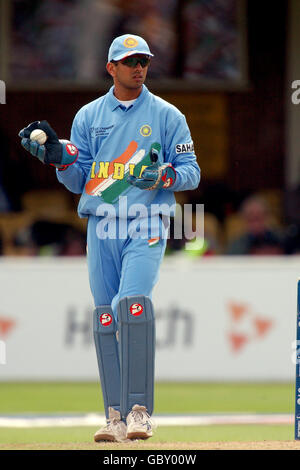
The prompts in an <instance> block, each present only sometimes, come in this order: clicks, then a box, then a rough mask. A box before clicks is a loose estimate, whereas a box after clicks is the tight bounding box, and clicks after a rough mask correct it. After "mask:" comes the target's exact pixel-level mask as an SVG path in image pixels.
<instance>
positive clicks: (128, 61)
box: [120, 56, 150, 69]
mask: <svg viewBox="0 0 300 470" xmlns="http://www.w3.org/2000/svg"><path fill="white" fill-rule="evenodd" d="M120 62H121V63H122V64H123V65H127V67H136V66H137V65H138V64H141V66H142V67H143V69H144V68H145V67H147V65H149V64H150V58H149V57H147V56H146V57H136V56H129V57H125V59H123V60H121V61H120Z"/></svg>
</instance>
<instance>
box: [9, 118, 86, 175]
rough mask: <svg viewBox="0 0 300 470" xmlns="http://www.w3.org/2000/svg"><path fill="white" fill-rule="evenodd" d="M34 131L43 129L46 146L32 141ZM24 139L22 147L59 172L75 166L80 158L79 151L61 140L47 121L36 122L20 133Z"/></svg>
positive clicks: (68, 142) (66, 141)
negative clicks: (45, 135) (45, 136)
mask: <svg viewBox="0 0 300 470" xmlns="http://www.w3.org/2000/svg"><path fill="white" fill-rule="evenodd" d="M34 129H42V130H43V131H44V132H45V133H46V134H47V137H48V138H47V141H46V142H45V144H44V145H40V144H38V142H36V141H33V140H30V134H31V132H32V131H33V130H34ZM18 135H19V137H21V138H22V140H21V145H22V146H23V147H24V148H25V149H26V150H28V152H30V153H31V155H33V156H34V157H37V158H38V159H39V160H40V161H41V162H43V163H47V164H49V165H52V166H55V167H56V168H58V169H59V170H65V169H66V168H68V166H70V165H73V163H75V161H76V160H77V158H78V149H77V147H75V145H73V144H72V143H71V142H70V141H68V140H59V139H58V137H57V135H56V132H55V131H54V130H53V129H52V127H51V126H50V124H49V123H48V122H47V121H34V122H32V123H31V124H29V125H28V126H27V127H24V129H22V130H21V131H20V132H19V134H18Z"/></svg>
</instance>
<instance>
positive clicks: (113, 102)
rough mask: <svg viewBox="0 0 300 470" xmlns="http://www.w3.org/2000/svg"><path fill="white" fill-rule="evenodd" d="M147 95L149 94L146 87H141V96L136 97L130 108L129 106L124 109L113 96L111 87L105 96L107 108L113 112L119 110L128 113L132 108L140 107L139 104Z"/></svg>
mask: <svg viewBox="0 0 300 470" xmlns="http://www.w3.org/2000/svg"><path fill="white" fill-rule="evenodd" d="M148 93H149V90H148V88H147V87H146V85H143V88H142V92H141V94H140V95H139V96H138V97H137V99H136V100H135V102H134V103H133V104H132V105H131V106H129V108H127V109H126V108H125V106H122V104H121V103H120V102H119V101H118V100H117V98H116V97H115V95H114V85H113V86H112V87H111V88H110V89H109V92H108V94H107V98H108V106H109V107H110V110H111V111H115V110H116V109H117V108H121V109H122V110H124V111H129V110H130V109H132V108H136V107H137V106H140V104H141V103H142V102H143V101H144V100H145V98H146V96H147V95H148Z"/></svg>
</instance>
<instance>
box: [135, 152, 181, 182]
mask: <svg viewBox="0 0 300 470" xmlns="http://www.w3.org/2000/svg"><path fill="white" fill-rule="evenodd" d="M150 159H151V162H152V164H151V165H149V166H147V168H145V169H144V171H143V173H142V174H141V176H140V178H137V177H136V176H133V175H130V176H128V178H127V181H128V183H130V184H132V185H133V186H136V187H137V188H140V189H148V190H152V189H161V188H170V187H171V186H172V185H173V184H174V182H175V180H176V171H175V169H174V168H173V167H172V165H171V164H170V163H164V164H163V165H161V164H160V163H159V161H158V152H157V150H155V149H153V148H152V149H151V152H150Z"/></svg>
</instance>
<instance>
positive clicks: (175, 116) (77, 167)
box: [57, 85, 200, 217]
mask: <svg viewBox="0 0 300 470" xmlns="http://www.w3.org/2000/svg"><path fill="white" fill-rule="evenodd" d="M113 90H114V86H112V87H111V88H110V90H109V92H108V93H107V94H106V95H104V96H101V97H100V98H98V99H96V100H94V101H92V102H91V103H88V104H87V105H85V106H83V107H82V108H81V109H80V110H79V111H78V113H77V114H76V116H75V118H74V121H73V125H72V130H71V139H70V140H71V142H72V143H73V144H74V145H76V147H77V148H78V150H79V156H78V159H77V161H76V162H75V163H74V164H73V165H71V166H70V167H68V168H67V169H66V170H64V171H58V170H57V178H58V180H59V181H60V182H61V183H63V184H64V185H65V186H66V187H67V188H68V189H69V190H70V191H72V192H73V193H77V194H82V195H81V198H80V201H79V205H78V214H79V216H80V217H88V216H89V215H104V214H103V209H104V208H108V209H109V207H113V208H114V210H115V213H116V215H117V216H118V217H123V216H124V217H127V216H129V217H136V216H137V214H136V213H131V212H130V208H131V207H133V205H134V206H135V208H136V207H137V206H136V205H137V204H143V206H144V207H146V208H147V209H146V210H147V211H148V215H150V214H151V215H152V214H153V213H155V212H156V213H161V214H165V215H170V213H171V215H172V214H173V211H172V210H171V212H170V209H169V208H170V207H174V205H175V197H174V191H185V190H191V189H195V188H197V186H198V185H199V181H200V168H199V166H198V164H197V159H196V155H195V153H194V146H193V142H192V138H191V134H190V131H189V128H188V125H187V123H186V119H185V117H184V115H183V114H182V113H181V112H180V111H179V110H178V109H177V108H176V107H175V106H173V105H171V104H170V103H168V102H166V101H164V100H163V99H161V98H159V97H157V96H155V95H153V94H152V93H150V92H149V90H148V89H147V87H146V86H145V85H143V88H142V92H141V94H140V95H139V97H138V98H137V99H136V100H135V101H134V103H133V104H132V105H131V106H129V107H128V108H126V107H125V106H123V105H122V104H121V103H120V102H119V101H118V100H117V99H116V97H115V96H114V93H113ZM152 148H155V149H156V150H157V151H158V152H159V161H160V162H161V163H163V162H168V163H171V164H172V166H173V167H174V168H175V170H176V173H177V177H176V181H175V183H174V184H173V186H171V187H170V188H164V189H160V190H151V191H147V190H141V189H139V188H136V187H134V186H132V185H130V184H129V183H127V177H128V175H130V174H132V175H135V176H137V177H139V176H140V175H141V173H142V171H143V170H144V168H145V167H146V166H148V165H150V164H151V160H150V151H151V149H152ZM124 196H126V197H124ZM151 208H152V209H151Z"/></svg>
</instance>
